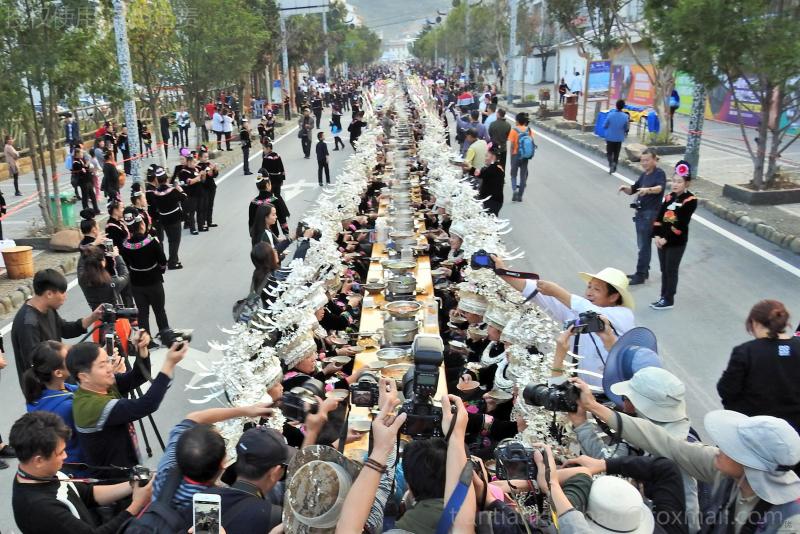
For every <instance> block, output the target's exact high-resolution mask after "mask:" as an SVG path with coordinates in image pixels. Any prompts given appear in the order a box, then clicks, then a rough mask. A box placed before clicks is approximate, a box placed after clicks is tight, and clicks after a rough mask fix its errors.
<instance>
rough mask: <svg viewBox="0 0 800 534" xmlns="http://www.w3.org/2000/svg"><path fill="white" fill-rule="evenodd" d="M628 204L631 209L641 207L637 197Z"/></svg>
mask: <svg viewBox="0 0 800 534" xmlns="http://www.w3.org/2000/svg"><path fill="white" fill-rule="evenodd" d="M629 206H630V207H631V209H635V210H640V209H642V201H641V200H638V199H637V200H636V201H635V202H631V203H630V204H629Z"/></svg>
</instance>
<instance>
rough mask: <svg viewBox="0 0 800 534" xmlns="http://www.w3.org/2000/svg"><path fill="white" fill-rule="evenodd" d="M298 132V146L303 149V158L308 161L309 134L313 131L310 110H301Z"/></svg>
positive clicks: (309, 153)
mask: <svg viewBox="0 0 800 534" xmlns="http://www.w3.org/2000/svg"><path fill="white" fill-rule="evenodd" d="M298 127H299V130H298V132H297V137H299V138H300V145H301V146H302V147H303V157H304V158H305V159H309V158H310V157H311V132H312V131H313V130H314V117H312V116H311V110H310V109H308V108H303V116H302V117H300V120H299V121H298Z"/></svg>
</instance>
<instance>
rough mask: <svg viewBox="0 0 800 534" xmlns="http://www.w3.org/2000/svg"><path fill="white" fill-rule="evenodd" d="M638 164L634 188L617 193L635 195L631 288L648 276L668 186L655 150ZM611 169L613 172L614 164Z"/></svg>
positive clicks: (645, 152)
mask: <svg viewBox="0 0 800 534" xmlns="http://www.w3.org/2000/svg"><path fill="white" fill-rule="evenodd" d="M622 115H624V114H622ZM626 120H627V119H626ZM609 164H610V163H609ZM641 164H642V169H644V172H643V173H642V174H641V175H639V179H638V180H636V182H635V183H634V184H633V185H621V186H619V191H621V192H623V193H625V194H627V195H638V196H637V198H636V201H635V202H633V203H632V204H631V207H632V208H633V209H634V210H636V211H635V214H634V216H633V222H634V223H635V225H636V245H637V247H638V248H639V259H638V260H637V262H636V272H635V273H634V274H632V275H628V278H629V279H630V282H629V283H630V285H632V286H634V285H637V284H644V282H645V280H647V278H648V277H649V276H650V256H651V252H650V251H651V244H652V234H653V221H655V220H656V216H657V215H658V210H659V208H660V207H661V196H662V194H663V193H664V189H665V188H666V187H667V175H666V174H664V171H663V170H662V169H661V168H659V166H658V153H657V152H656V150H655V149H654V148H648V149H646V150H644V151H643V152H642V159H641ZM613 168H614V170H616V163H614V165H613Z"/></svg>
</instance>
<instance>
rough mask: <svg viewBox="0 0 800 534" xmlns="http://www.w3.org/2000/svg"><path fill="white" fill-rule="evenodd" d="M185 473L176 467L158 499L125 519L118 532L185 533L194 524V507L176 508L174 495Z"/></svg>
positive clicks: (170, 473) (148, 533)
mask: <svg viewBox="0 0 800 534" xmlns="http://www.w3.org/2000/svg"><path fill="white" fill-rule="evenodd" d="M182 479H183V475H182V473H181V472H180V470H179V469H178V468H177V467H176V468H174V469H172V470H171V471H170V472H169V473H168V474H167V478H166V480H165V481H164V486H163V487H162V488H161V494H160V495H159V496H158V500H155V501H153V502H151V503H150V504H149V505H148V506H147V508H145V509H144V511H143V512H142V513H141V514H139V516H138V517H132V518H130V519H128V520H127V521H125V522H124V523H123V524H122V526H120V527H119V530H117V534H122V533H124V534H178V533H181V534H185V533H186V531H187V530H188V529H189V527H191V526H192V509H191V507H190V508H189V509H184V510H175V509H173V508H172V497H173V496H174V495H175V491H177V489H178V486H180V484H181V480H182Z"/></svg>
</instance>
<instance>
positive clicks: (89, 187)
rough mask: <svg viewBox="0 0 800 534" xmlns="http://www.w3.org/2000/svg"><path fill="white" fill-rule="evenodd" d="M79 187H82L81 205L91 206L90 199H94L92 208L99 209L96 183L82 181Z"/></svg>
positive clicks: (84, 206)
mask: <svg viewBox="0 0 800 534" xmlns="http://www.w3.org/2000/svg"><path fill="white" fill-rule="evenodd" d="M78 187H80V189H81V205H82V206H83V209H87V208H88V207H89V201H90V200H91V201H92V208H94V211H98V210H97V195H96V194H95V192H94V184H93V183H92V182H81V183H80V184H79V185H78Z"/></svg>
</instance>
